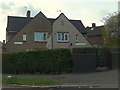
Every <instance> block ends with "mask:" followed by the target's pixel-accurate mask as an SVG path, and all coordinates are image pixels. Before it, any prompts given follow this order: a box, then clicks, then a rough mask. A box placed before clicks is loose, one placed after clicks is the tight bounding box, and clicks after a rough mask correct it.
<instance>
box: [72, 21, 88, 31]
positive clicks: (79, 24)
mask: <svg viewBox="0 0 120 90" xmlns="http://www.w3.org/2000/svg"><path fill="white" fill-rule="evenodd" d="M70 22H71V23H72V24H73V25H74V26H75V27H76V29H77V30H78V31H79V32H80V33H87V31H86V29H85V26H84V25H83V23H82V21H81V20H70Z"/></svg>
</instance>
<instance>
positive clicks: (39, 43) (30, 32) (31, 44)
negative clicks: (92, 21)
mask: <svg viewBox="0 0 120 90" xmlns="http://www.w3.org/2000/svg"><path fill="white" fill-rule="evenodd" d="M86 33H87V31H86V29H85V27H84V25H83V24H82V22H81V20H69V19H68V18H67V17H66V16H65V15H64V14H63V13H61V14H60V15H59V16H58V17H57V18H56V19H51V18H47V17H46V16H45V15H44V14H43V13H42V12H39V13H38V14H37V15H36V16H35V17H30V11H27V17H15V16H8V23H7V28H6V44H5V45H4V48H5V51H6V52H8V53H14V52H21V51H32V50H42V49H54V48H70V47H71V48H75V47H92V45H91V44H90V43H89V42H88V41H87V40H86V38H85V37H84V34H86Z"/></svg>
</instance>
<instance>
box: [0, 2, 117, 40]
mask: <svg viewBox="0 0 120 90" xmlns="http://www.w3.org/2000/svg"><path fill="white" fill-rule="evenodd" d="M27 10H30V11H31V17H34V16H35V15H37V14H38V13H39V12H40V11H42V12H43V13H44V14H45V16H46V17H48V18H56V17H58V16H59V14H60V13H64V14H65V15H66V16H67V17H68V19H75V20H81V21H82V22H83V24H84V26H85V27H87V26H91V25H92V23H96V25H97V26H100V25H104V23H103V22H102V20H103V18H105V17H106V16H108V15H111V14H113V13H114V12H117V11H118V0H0V41H3V40H6V27H7V17H8V16H19V17H26V12H27ZM60 11H61V12H60Z"/></svg>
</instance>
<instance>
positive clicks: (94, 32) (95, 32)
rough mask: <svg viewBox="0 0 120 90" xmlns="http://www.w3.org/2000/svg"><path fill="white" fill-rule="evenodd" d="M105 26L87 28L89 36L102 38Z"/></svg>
mask: <svg viewBox="0 0 120 90" xmlns="http://www.w3.org/2000/svg"><path fill="white" fill-rule="evenodd" d="M102 28H104V26H96V27H86V30H87V36H101V35H102Z"/></svg>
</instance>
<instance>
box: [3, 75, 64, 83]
mask: <svg viewBox="0 0 120 90" xmlns="http://www.w3.org/2000/svg"><path fill="white" fill-rule="evenodd" d="M2 83H3V84H17V85H58V84H62V83H63V81H61V80H51V79H44V78H35V77H34V78H33V77H11V78H8V77H7V76H3V77H2Z"/></svg>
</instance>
